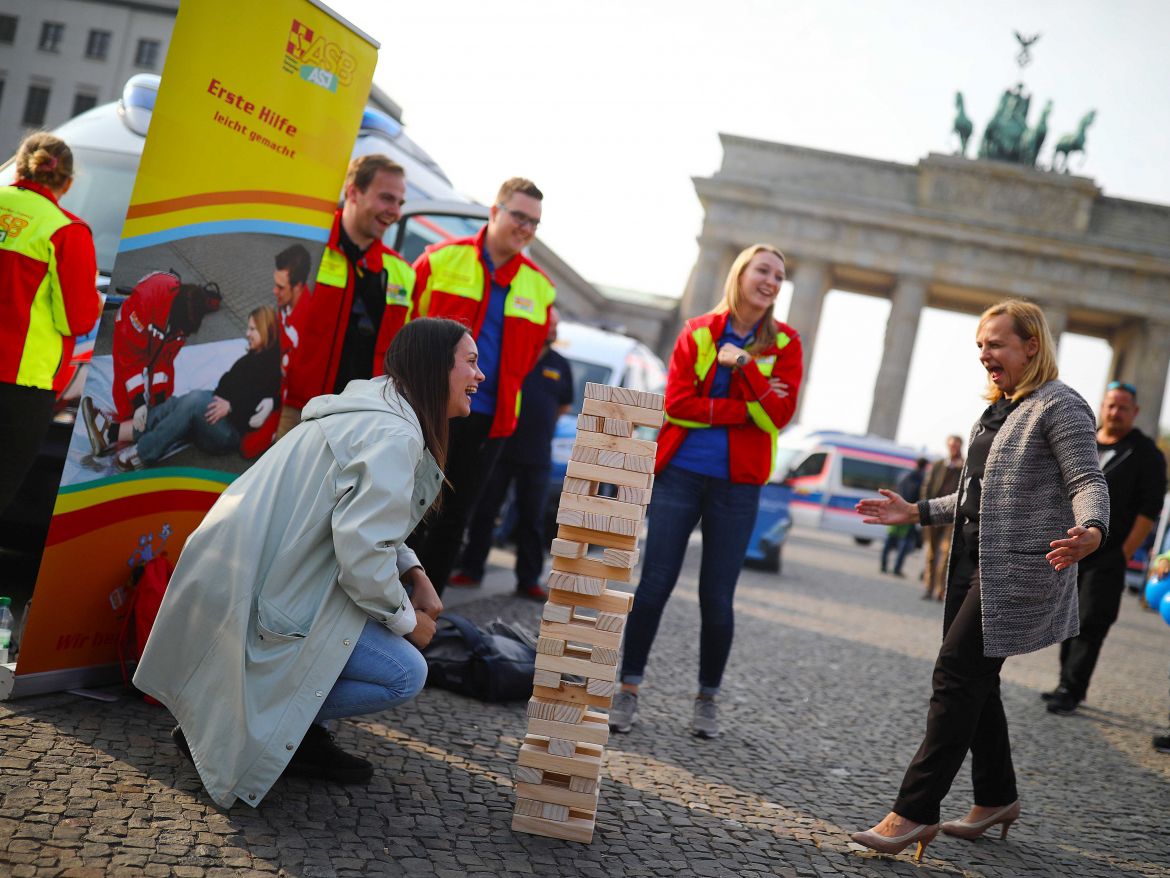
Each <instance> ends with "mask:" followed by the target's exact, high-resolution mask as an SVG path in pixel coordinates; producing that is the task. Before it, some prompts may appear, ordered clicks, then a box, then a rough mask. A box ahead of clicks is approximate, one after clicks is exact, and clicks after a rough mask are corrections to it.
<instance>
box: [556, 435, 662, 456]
mask: <svg viewBox="0 0 1170 878" xmlns="http://www.w3.org/2000/svg"><path fill="white" fill-rule="evenodd" d="M574 444H575V445H588V446H589V447H590V448H602V449H605V450H606V451H623V452H625V453H626V454H638V455H643V456H646V455H649V456H650V457H653V456H654V455H655V454H656V453H657V452H658V443H657V442H655V441H654V440H653V439H635V438H634V437H632V436H610V435H609V434H608V433H578V434H577V438H576V440H574Z"/></svg>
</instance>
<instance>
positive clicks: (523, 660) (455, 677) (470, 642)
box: [422, 613, 536, 701]
mask: <svg viewBox="0 0 1170 878" xmlns="http://www.w3.org/2000/svg"><path fill="white" fill-rule="evenodd" d="M444 623H446V624H444ZM489 627H492V628H494V629H495V631H482V630H480V629H479V628H477V627H476V626H475V624H474V623H473V622H471V621H470V620H468V619H465V618H464V617H463V616H459V615H456V614H455V613H440V614H439V618H438V627H437V629H436V631H435V636H434V637H433V638H432V639H431V642H430V644H428V645H427V648H426V649H424V650H423V651H422V654H423V658H425V659H426V660H427V685H428V686H437V687H438V688H440V689H450V690H451V691H452V692H459V693H460V694H462V695H471V696H472V697H474V698H478V699H479V700H481V701H518V700H521V699H527V698H528V697H529V696H531V695H532V676H533V674H534V673H535V671H536V649H535V648H534V647H533V646H531V645H529V643H527V642H525V641H526V640H527V638H524V639H521V636H522V634H521V633H517V632H515V631H514V629H512V628H511V627H510V626H506V625H497V624H496V623H492V625H491V626H489ZM501 630H503V631H504V632H505V633H497V632H499V631H501Z"/></svg>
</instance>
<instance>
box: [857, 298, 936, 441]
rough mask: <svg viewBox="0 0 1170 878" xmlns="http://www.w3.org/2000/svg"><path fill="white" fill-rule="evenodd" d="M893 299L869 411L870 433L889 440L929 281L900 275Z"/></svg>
mask: <svg viewBox="0 0 1170 878" xmlns="http://www.w3.org/2000/svg"><path fill="white" fill-rule="evenodd" d="M890 300H891V307H890V318H889V320H887V321H886V343H885V347H884V349H883V351H882V362H881V366H880V367H879V368H878V376H877V381H876V382H875V384H874V388H873V405H872V407H871V408H870V410H869V432H870V433H873V434H876V435H878V436H885V437H886V438H887V439H893V438H894V437H895V436H896V435H897V433H898V420H899V418H901V416H902V400H903V398H904V396H905V394H906V380H907V378H908V377H909V375H910V359H911V357H912V356H913V355H914V341H915V339H916V337H917V336H918V320H919V318H920V317H921V315H922V309H923V308H925V307H926V281H924V280H923V279H921V278H917V277H900V278H898V282H897V285H896V286H895V287H894V291H893V293H892V294H891V296H890Z"/></svg>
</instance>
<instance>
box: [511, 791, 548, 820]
mask: <svg viewBox="0 0 1170 878" xmlns="http://www.w3.org/2000/svg"><path fill="white" fill-rule="evenodd" d="M516 813H517V814H521V815H523V816H525V817H541V816H543V815H544V802H538V801H536V799H522V798H520V797H519V796H517V797H516Z"/></svg>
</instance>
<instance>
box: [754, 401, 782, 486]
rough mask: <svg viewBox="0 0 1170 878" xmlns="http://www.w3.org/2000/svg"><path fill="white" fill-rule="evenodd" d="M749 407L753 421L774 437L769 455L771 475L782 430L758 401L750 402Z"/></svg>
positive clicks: (769, 472)
mask: <svg viewBox="0 0 1170 878" xmlns="http://www.w3.org/2000/svg"><path fill="white" fill-rule="evenodd" d="M747 409H748V415H749V416H750V417H751V419H752V423H753V424H755V425H756V426H757V427H759V428H760V429H761V430H763V431H764V432H765V433H767V434H768V435H770V436H771V437H772V441H771V442H770V443H769V444H770V445H771V448H770V450H769V455H768V475H771V474H772V469H773V468H774V467H775V466H776V446H777V445H778V444H779V439H780V430H779V429H777V427H776V425H775V424H773V423H772V419H771V418H769V417H768V413H767V412H765V411H764V407H763V406H762V405H760V404H759V403H758V402H749V403H748V404H747Z"/></svg>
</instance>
